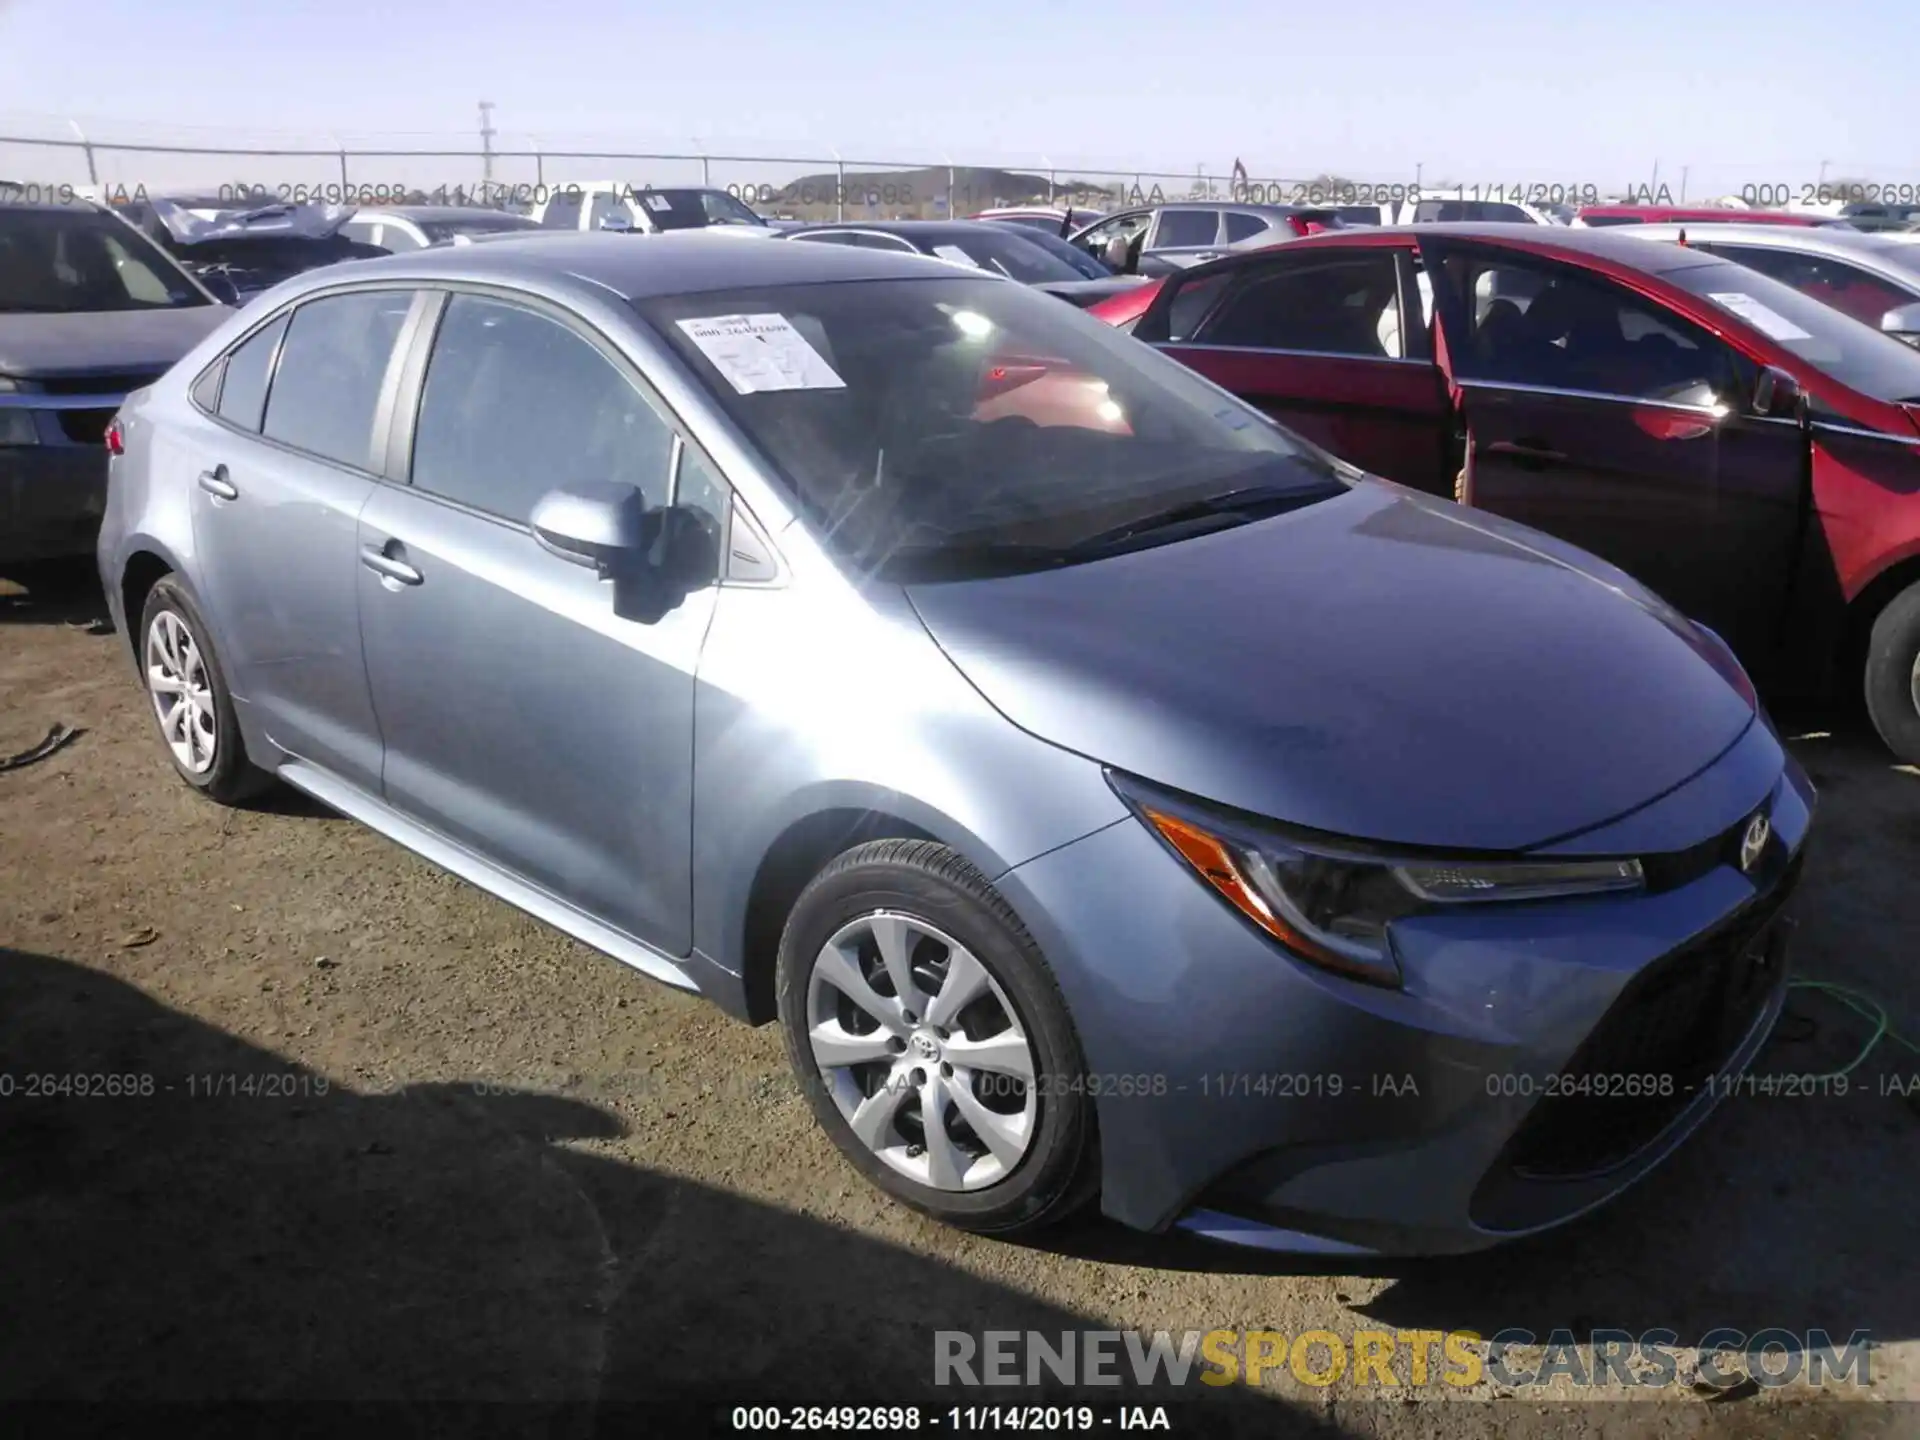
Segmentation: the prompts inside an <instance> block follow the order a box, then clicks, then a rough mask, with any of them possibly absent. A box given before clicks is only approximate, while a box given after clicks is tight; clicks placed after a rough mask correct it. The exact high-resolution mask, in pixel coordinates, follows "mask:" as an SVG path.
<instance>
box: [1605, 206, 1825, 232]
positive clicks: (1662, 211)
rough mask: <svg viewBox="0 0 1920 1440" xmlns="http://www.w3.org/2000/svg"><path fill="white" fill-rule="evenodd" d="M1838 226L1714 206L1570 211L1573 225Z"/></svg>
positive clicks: (1812, 217)
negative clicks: (1572, 213) (1716, 224)
mask: <svg viewBox="0 0 1920 1440" xmlns="http://www.w3.org/2000/svg"><path fill="white" fill-rule="evenodd" d="M1683 221H1684V222H1685V223H1687V224H1689V225H1695V224H1698V225H1711V224H1713V223H1714V222H1716V221H1717V222H1719V223H1720V224H1723V225H1735V224H1738V225H1841V226H1845V225H1846V223H1847V222H1846V221H1845V220H1843V219H1840V218H1839V217H1837V216H1831V215H1793V214H1788V213H1787V212H1786V211H1784V210H1731V209H1728V208H1726V207H1725V206H1715V205H1697V206H1692V207H1689V206H1685V205H1583V206H1581V207H1580V209H1579V210H1577V211H1575V212H1574V216H1573V223H1574V224H1575V225H1583V226H1593V227H1596V228H1597V227H1599V226H1603V225H1677V224H1680V223H1681V222H1683ZM1848 228H1851V227H1848Z"/></svg>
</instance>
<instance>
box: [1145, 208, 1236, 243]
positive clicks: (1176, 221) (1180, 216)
mask: <svg viewBox="0 0 1920 1440" xmlns="http://www.w3.org/2000/svg"><path fill="white" fill-rule="evenodd" d="M1219 234H1220V217H1219V216H1218V215H1216V214H1215V213H1214V212H1213V211H1211V210H1163V211H1161V212H1160V229H1159V230H1158V231H1157V232H1156V233H1155V235H1154V237H1153V245H1154V248H1155V249H1156V250H1161V249H1166V248H1169V247H1178V246H1183V245H1211V244H1213V242H1214V239H1215V238H1216V237H1217V236H1218V235H1219Z"/></svg>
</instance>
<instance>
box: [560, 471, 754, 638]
mask: <svg viewBox="0 0 1920 1440" xmlns="http://www.w3.org/2000/svg"><path fill="white" fill-rule="evenodd" d="M532 525H533V535H534V539H536V540H537V541H539V543H540V545H541V547H542V548H543V549H545V550H547V551H549V552H550V553H552V554H554V555H557V556H559V557H560V558H561V559H562V560H566V561H569V562H571V563H573V564H575V565H581V566H585V567H586V568H587V569H590V570H592V571H593V572H594V573H595V574H597V575H598V576H599V577H600V578H601V579H602V580H611V581H612V582H613V613H614V614H616V615H618V616H619V617H620V618H621V619H623V620H637V621H639V622H640V623H641V624H643V625H651V624H653V623H654V622H656V621H658V620H660V619H662V618H663V617H665V616H666V615H667V614H669V613H670V612H671V611H672V610H673V609H674V608H675V607H676V606H678V605H679V604H680V602H681V601H682V600H684V599H686V598H687V596H689V595H691V594H693V592H694V591H696V590H703V589H705V588H706V587H707V586H709V585H711V584H712V583H713V582H714V581H715V580H717V579H719V578H720V541H719V536H718V533H717V529H718V527H717V526H716V524H715V522H714V521H713V520H712V519H711V518H710V517H709V516H708V515H707V514H706V512H705V511H703V510H699V509H696V508H694V507H693V506H690V505H658V506H654V507H651V508H649V507H648V505H647V502H646V500H645V499H644V498H643V497H642V496H641V494H640V492H639V491H638V490H636V489H635V488H634V487H633V486H631V485H617V484H596V485H578V486H574V487H572V488H570V489H566V490H554V491H550V492H549V493H547V494H546V495H543V496H542V497H541V498H540V501H539V503H538V504H536V505H535V506H534V507H533V515H532Z"/></svg>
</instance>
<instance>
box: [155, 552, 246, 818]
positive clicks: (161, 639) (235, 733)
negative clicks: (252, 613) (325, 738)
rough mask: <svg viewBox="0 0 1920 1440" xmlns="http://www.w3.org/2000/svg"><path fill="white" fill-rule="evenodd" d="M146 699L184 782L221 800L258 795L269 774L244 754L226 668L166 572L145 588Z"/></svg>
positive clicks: (194, 611) (228, 801)
mask: <svg viewBox="0 0 1920 1440" xmlns="http://www.w3.org/2000/svg"><path fill="white" fill-rule="evenodd" d="M140 666H141V673H142V674H143V675H144V677H145V681H146V688H147V700H148V703H149V704H150V705H151V706H152V708H153V718H154V722H155V724H156V725H158V727H159V730H160V739H161V740H162V742H164V743H165V745H166V747H167V758H168V759H170V760H172V761H173V768H174V769H175V771H177V772H178V773H179V775H180V778H181V779H182V780H185V781H186V782H187V784H189V785H191V786H193V788H194V789H196V790H198V791H200V792H201V793H202V794H204V795H206V796H208V797H210V798H211V799H214V800H218V801H219V802H220V803H221V804H223V805H232V804H235V803H237V802H239V801H241V800H245V799H247V798H248V797H249V796H252V795H257V794H258V793H259V792H260V791H261V790H263V789H265V788H266V787H267V786H268V785H269V784H271V783H272V780H273V777H272V776H271V775H269V774H267V773H266V772H265V771H264V770H261V769H260V768H258V767H257V766H256V765H254V764H253V762H252V761H251V760H249V759H248V758H247V747H246V742H245V741H243V740H242V739H241V738H240V726H239V723H238V721H237V720H236V719H235V718H234V713H233V696H232V693H231V692H230V691H229V690H228V689H227V680H226V675H225V672H223V671H222V670H221V668H220V659H219V657H218V656H217V655H215V654H214V650H213V644H212V642H211V641H210V640H209V638H208V632H207V624H206V621H204V620H203V619H201V617H200V612H199V610H198V609H196V608H195V606H194V603H193V601H192V599H191V598H190V597H189V596H188V595H187V592H186V590H185V589H184V588H183V587H182V586H181V585H180V583H179V582H178V581H177V580H175V579H174V578H173V577H172V576H171V575H169V576H165V577H163V578H162V579H161V580H160V581H158V582H157V583H156V584H155V585H154V587H153V589H152V590H150V591H148V592H147V603H146V606H145V608H144V609H143V610H142V612H141V616H140Z"/></svg>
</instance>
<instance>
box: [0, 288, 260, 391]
mask: <svg viewBox="0 0 1920 1440" xmlns="http://www.w3.org/2000/svg"><path fill="white" fill-rule="evenodd" d="M232 314H233V311H232V310H230V309H228V308H227V307H226V306H225V305H192V306H186V307H183V308H181V309H177V310H88V311H81V312H78V313H75V314H67V315H6V314H0V375H13V376H18V377H19V378H21V379H33V378H38V377H42V376H60V375H83V374H85V373H86V372H88V371H90V370H102V371H139V370H164V369H166V368H167V367H168V366H170V365H172V364H173V362H174V361H176V360H178V359H179V358H180V357H181V356H182V355H184V354H186V353H187V351H189V350H191V349H192V348H193V347H194V346H195V345H197V344H199V343H200V341H201V339H202V338H203V337H205V336H206V335H207V334H208V333H210V332H211V331H212V330H213V328H214V327H215V326H217V325H218V324H220V322H221V321H223V320H225V319H226V318H227V317H228V316H230V315H232Z"/></svg>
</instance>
